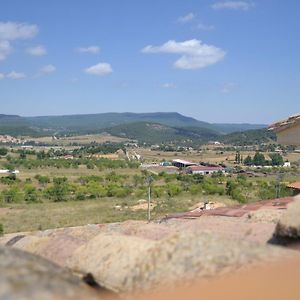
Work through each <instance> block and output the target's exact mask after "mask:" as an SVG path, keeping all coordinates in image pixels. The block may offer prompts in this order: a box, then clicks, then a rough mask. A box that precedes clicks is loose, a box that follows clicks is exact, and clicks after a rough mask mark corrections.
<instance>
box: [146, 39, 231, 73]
mask: <svg viewBox="0 0 300 300" xmlns="http://www.w3.org/2000/svg"><path fill="white" fill-rule="evenodd" d="M142 52H143V53H167V54H179V55H181V57H180V58H179V59H178V60H176V61H175V63H174V67H175V68H177V69H185V70H192V69H201V68H205V67H207V66H209V65H213V64H215V63H217V62H219V61H220V60H222V59H223V58H224V57H225V55H226V53H225V51H223V50H222V49H220V48H217V47H215V46H212V45H207V44H204V43H202V41H200V40H196V39H193V40H187V41H184V42H176V41H174V40H170V41H168V42H166V43H165V44H163V45H161V46H152V45H149V46H146V47H145V48H144V49H142Z"/></svg>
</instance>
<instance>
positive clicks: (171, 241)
mask: <svg viewBox="0 0 300 300" xmlns="http://www.w3.org/2000/svg"><path fill="white" fill-rule="evenodd" d="M282 251H283V250H281V249H277V248H276V247H272V246H262V245H258V244H256V243H248V242H238V241H232V240H228V239H222V238H221V237H218V236H216V235H213V234H209V233H206V234H205V233H202V234H201V235H198V234H176V235H174V236H173V237H170V238H167V239H165V240H162V241H159V242H153V241H146V240H142V239H137V238H134V237H129V236H127V237H126V236H118V235H107V234H106V235H105V234H104V235H103V234H100V235H98V236H97V237H95V238H94V239H93V240H91V241H90V242H89V243H87V244H86V245H84V246H81V247H80V248H78V249H77V250H76V251H75V252H74V255H73V256H72V257H71V258H70V259H69V260H68V262H67V265H68V267H69V268H71V269H72V270H75V271H80V272H90V273H92V274H93V276H94V277H95V280H96V281H97V282H98V283H99V284H100V285H102V286H104V287H106V288H109V289H112V290H114V291H118V292H128V291H136V290H144V289H145V290H147V289H150V288H151V289H153V288H156V287H158V286H160V285H163V286H167V285H174V284H176V283H177V282H181V281H183V280H190V279H197V278H207V277H211V276H215V275H218V274H222V273H224V272H228V271H232V270H237V269H239V268H241V267H243V266H245V265H249V264H250V263H254V262H259V261H261V260H266V259H267V258H268V259H269V258H275V257H279V255H282V253H283V252H282Z"/></svg>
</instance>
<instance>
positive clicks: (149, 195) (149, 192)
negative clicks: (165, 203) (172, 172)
mask: <svg viewBox="0 0 300 300" xmlns="http://www.w3.org/2000/svg"><path fill="white" fill-rule="evenodd" d="M146 182H147V183H148V217H147V220H148V223H150V221H151V211H150V210H151V184H152V182H153V178H152V176H148V177H147V179H146Z"/></svg>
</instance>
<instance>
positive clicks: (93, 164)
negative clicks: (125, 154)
mask: <svg viewBox="0 0 300 300" xmlns="http://www.w3.org/2000/svg"><path fill="white" fill-rule="evenodd" d="M80 165H85V166H86V167H87V168H88V169H94V168H98V169H99V170H103V169H120V168H138V166H139V164H138V163H137V162H134V161H126V160H110V159H106V158H101V159H89V158H78V159H72V160H67V159H62V158H58V159H51V158H37V159H32V158H30V159H29V158H26V155H25V156H23V155H22V157H19V158H12V157H11V156H8V157H7V161H6V162H3V163H2V166H3V167H4V168H6V169H10V170H13V169H16V168H20V167H23V168H26V169H35V168H49V167H54V168H57V169H62V168H66V169H69V168H78V167H79V166H80Z"/></svg>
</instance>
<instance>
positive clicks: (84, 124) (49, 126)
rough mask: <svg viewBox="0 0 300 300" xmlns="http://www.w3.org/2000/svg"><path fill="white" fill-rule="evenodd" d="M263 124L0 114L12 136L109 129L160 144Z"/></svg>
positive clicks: (0, 130) (1, 125)
mask: <svg viewBox="0 0 300 300" xmlns="http://www.w3.org/2000/svg"><path fill="white" fill-rule="evenodd" d="M264 128H266V125H264V124H246V123H245V124H224V123H208V122H204V121H199V120H197V119H195V118H192V117H187V116H184V115H182V114H179V113H176V112H157V113H129V112H126V113H101V114H83V115H64V116H38V117H21V116H17V115H3V114H2V115H0V134H10V135H14V136H16V135H17V136H19V135H29V136H42V135H63V134H88V133H101V132H108V133H110V134H112V135H116V136H124V137H127V138H131V139H138V140H141V141H144V142H149V143H150V142H155V143H160V142H164V141H172V140H175V141H182V140H201V141H208V140H211V139H213V140H215V139H221V137H223V136H226V135H227V134H232V133H235V132H244V131H247V130H264Z"/></svg>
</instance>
